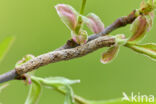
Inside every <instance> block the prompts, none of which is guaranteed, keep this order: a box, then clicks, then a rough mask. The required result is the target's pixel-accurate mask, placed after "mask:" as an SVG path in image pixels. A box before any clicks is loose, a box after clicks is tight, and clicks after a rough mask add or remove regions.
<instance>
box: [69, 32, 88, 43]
mask: <svg viewBox="0 0 156 104" xmlns="http://www.w3.org/2000/svg"><path fill="white" fill-rule="evenodd" d="M71 34H72V39H73V40H74V42H76V43H77V44H80V45H83V44H85V43H86V42H87V40H88V34H87V32H86V31H84V30H80V32H79V34H78V35H77V34H75V33H74V32H73V31H72V32H71Z"/></svg>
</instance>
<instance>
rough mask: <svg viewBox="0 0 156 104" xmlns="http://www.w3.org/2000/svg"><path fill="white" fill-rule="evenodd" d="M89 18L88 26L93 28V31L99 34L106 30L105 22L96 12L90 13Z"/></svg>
mask: <svg viewBox="0 0 156 104" xmlns="http://www.w3.org/2000/svg"><path fill="white" fill-rule="evenodd" d="M87 18H88V19H89V21H87V22H86V23H87V26H88V27H89V29H91V30H92V32H94V33H96V34H97V33H100V32H102V31H103V30H104V24H103V22H102V21H101V19H100V18H99V17H98V16H97V15H96V14H94V13H89V14H88V16H87Z"/></svg>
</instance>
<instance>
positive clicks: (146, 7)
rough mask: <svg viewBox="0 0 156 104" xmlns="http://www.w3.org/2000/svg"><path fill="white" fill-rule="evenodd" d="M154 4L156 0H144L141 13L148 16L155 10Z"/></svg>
mask: <svg viewBox="0 0 156 104" xmlns="http://www.w3.org/2000/svg"><path fill="white" fill-rule="evenodd" d="M154 2H155V1H154V0H148V1H145V0H143V1H142V2H141V5H140V11H141V13H143V14H148V13H150V12H151V11H153V10H154V8H155V3H154Z"/></svg>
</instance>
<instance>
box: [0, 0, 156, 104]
mask: <svg viewBox="0 0 156 104" xmlns="http://www.w3.org/2000/svg"><path fill="white" fill-rule="evenodd" d="M140 2H141V0H87V7H86V10H85V14H86V15H87V13H89V12H94V13H96V14H97V15H99V16H100V17H101V18H102V20H103V21H104V23H105V26H108V25H109V24H111V23H112V22H114V20H116V19H117V18H118V17H121V16H126V15H128V14H129V13H130V12H131V11H132V10H134V9H135V8H138V7H139V5H140ZM58 3H67V4H71V5H72V6H73V7H75V8H76V9H77V10H79V8H80V6H81V0H0V41H1V40H2V39H4V38H5V37H7V36H10V35H11V36H12V35H14V36H16V41H15V42H14V44H13V46H12V47H11V49H10V51H9V52H8V54H7V56H6V57H5V59H4V60H3V61H2V63H0V73H4V72H7V71H9V70H11V69H12V68H14V65H15V63H16V62H17V61H18V60H20V59H21V58H22V57H23V56H25V55H26V54H33V55H35V56H37V55H40V54H43V53H46V52H49V51H52V50H54V49H56V48H58V47H59V46H61V45H63V44H64V43H65V42H66V40H67V39H69V38H70V31H69V30H68V29H67V28H66V27H65V25H64V24H63V23H62V22H61V21H60V19H59V17H58V15H57V14H56V11H55V9H54V6H55V5H56V4H58ZM155 23H156V21H155ZM155 27H156V25H154V27H153V29H152V31H151V32H149V33H148V37H147V38H146V39H145V40H144V43H145V42H155V41H156V35H155V34H156V31H155ZM89 33H90V34H91V32H90V31H89ZM117 33H125V34H126V35H127V36H128V35H130V32H129V26H127V27H124V28H120V29H118V30H116V31H114V32H112V34H113V35H114V34H117ZM104 50H105V49H100V50H98V51H96V52H94V53H91V54H89V55H87V56H85V57H83V58H78V59H74V60H70V61H64V62H59V63H55V64H50V65H48V66H45V67H42V68H40V69H39V70H37V72H36V75H37V76H41V77H48V76H64V77H67V78H70V79H80V80H81V83H80V84H76V85H73V88H74V91H75V93H77V94H78V95H81V96H83V97H85V98H87V99H91V100H103V99H106V100H107V99H113V98H119V97H122V92H126V93H127V94H129V95H130V93H131V92H132V91H133V92H135V93H137V92H141V94H146V95H149V94H153V95H155V96H156V81H155V80H156V63H155V62H154V61H151V60H150V59H148V58H147V57H144V56H142V55H138V54H136V53H135V52H132V51H131V50H129V49H127V48H124V47H123V48H121V50H120V53H119V56H118V57H117V58H116V60H114V61H113V62H112V63H110V64H107V65H103V64H101V63H100V61H99V60H100V57H101V54H102V52H103V51H104ZM9 83H10V86H9V87H7V88H6V89H5V90H4V91H3V92H2V93H1V94H0V102H2V103H4V104H23V103H24V101H25V99H26V97H27V94H28V90H29V87H28V86H25V85H24V83H23V82H22V81H11V82H9ZM42 93H43V94H42V96H41V99H40V102H39V104H63V100H64V96H63V95H61V94H59V93H57V92H56V91H53V90H51V89H44V91H43V92H42Z"/></svg>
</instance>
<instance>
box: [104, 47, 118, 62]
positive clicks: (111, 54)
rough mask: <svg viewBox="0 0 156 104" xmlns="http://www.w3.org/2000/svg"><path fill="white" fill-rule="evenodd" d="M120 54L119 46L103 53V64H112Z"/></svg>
mask: <svg viewBox="0 0 156 104" xmlns="http://www.w3.org/2000/svg"><path fill="white" fill-rule="evenodd" d="M118 52H119V46H118V45H116V46H113V47H111V48H109V49H108V50H107V51H106V52H105V53H103V55H102V58H101V63H103V64H107V63H109V62H111V61H112V60H113V59H114V58H115V57H116V56H117V54H118Z"/></svg>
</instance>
